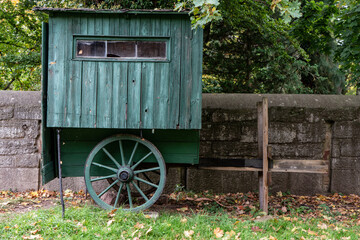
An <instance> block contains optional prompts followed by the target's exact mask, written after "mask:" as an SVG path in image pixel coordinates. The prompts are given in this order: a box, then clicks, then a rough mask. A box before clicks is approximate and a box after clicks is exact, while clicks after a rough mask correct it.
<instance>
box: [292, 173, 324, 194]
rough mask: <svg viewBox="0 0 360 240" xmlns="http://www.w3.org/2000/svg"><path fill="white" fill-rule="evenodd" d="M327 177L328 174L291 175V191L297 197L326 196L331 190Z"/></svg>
mask: <svg viewBox="0 0 360 240" xmlns="http://www.w3.org/2000/svg"><path fill="white" fill-rule="evenodd" d="M325 177H327V174H313V173H290V177H289V180H290V183H289V187H290V188H289V191H290V193H292V194H297V195H315V194H325V193H327V192H328V188H329V186H327V184H326V182H325V181H326V180H325Z"/></svg>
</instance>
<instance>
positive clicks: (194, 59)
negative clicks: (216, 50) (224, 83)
mask: <svg viewBox="0 0 360 240" xmlns="http://www.w3.org/2000/svg"><path fill="white" fill-rule="evenodd" d="M191 44H192V52H191V65H192V76H193V83H192V89H191V105H190V111H191V121H190V128H191V129H201V109H202V108H201V104H202V100H201V96H202V95H201V92H202V56H203V52H202V49H203V30H202V29H200V28H198V29H197V30H193V37H192V40H191Z"/></svg>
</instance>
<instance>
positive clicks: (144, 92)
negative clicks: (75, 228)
mask: <svg viewBox="0 0 360 240" xmlns="http://www.w3.org/2000/svg"><path fill="white" fill-rule="evenodd" d="M154 73H155V63H142V69H141V114H140V115H141V128H143V129H149V128H150V129H151V128H154V114H155V113H154V81H155V77H154V75H155V74H154Z"/></svg>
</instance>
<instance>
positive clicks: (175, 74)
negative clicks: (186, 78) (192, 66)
mask: <svg viewBox="0 0 360 240" xmlns="http://www.w3.org/2000/svg"><path fill="white" fill-rule="evenodd" d="M170 24H171V43H170V44H171V62H170V69H169V70H170V73H169V77H170V78H169V82H170V83H169V85H170V86H169V88H170V89H169V97H170V111H169V118H168V128H170V129H177V128H179V110H180V106H179V103H180V96H179V93H180V81H181V80H180V70H181V65H180V64H181V61H180V59H181V51H182V49H181V36H182V30H181V18H173V19H171V22H170Z"/></svg>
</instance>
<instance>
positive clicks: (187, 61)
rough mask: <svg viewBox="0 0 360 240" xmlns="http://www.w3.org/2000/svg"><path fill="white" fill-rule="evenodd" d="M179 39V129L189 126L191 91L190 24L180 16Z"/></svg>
mask: <svg viewBox="0 0 360 240" xmlns="http://www.w3.org/2000/svg"><path fill="white" fill-rule="evenodd" d="M181 24H182V40H181V50H182V51H181V53H182V54H181V63H180V66H181V78H180V113H179V125H180V129H188V128H189V126H190V102H191V92H192V84H193V79H192V64H191V60H192V58H191V52H192V46H191V41H190V37H191V25H190V21H187V19H184V18H182V23H181Z"/></svg>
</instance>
